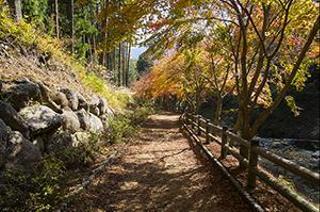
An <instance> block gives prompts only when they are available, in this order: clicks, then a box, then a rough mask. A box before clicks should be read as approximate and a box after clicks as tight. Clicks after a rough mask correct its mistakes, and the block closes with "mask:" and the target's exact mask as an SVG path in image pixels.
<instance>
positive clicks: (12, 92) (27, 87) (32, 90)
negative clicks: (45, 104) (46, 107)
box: [3, 80, 41, 111]
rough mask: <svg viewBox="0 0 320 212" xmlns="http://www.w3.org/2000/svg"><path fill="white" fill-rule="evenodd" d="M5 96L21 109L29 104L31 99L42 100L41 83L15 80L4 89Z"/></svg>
mask: <svg viewBox="0 0 320 212" xmlns="http://www.w3.org/2000/svg"><path fill="white" fill-rule="evenodd" d="M3 96H4V98H5V99H6V100H7V101H8V102H10V103H11V105H12V106H13V107H14V108H15V109H16V110H17V111H19V110H20V109H21V108H24V107H26V106H27V105H28V103H29V101H31V100H34V101H39V100H41V90H40V88H39V85H38V84H36V83H34V82H31V81H29V80H22V81H15V83H13V84H11V85H9V86H7V85H6V86H5V88H4V89H3Z"/></svg>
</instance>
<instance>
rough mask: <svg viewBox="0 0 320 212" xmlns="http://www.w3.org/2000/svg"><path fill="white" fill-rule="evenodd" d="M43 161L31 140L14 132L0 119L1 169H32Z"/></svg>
mask: <svg viewBox="0 0 320 212" xmlns="http://www.w3.org/2000/svg"><path fill="white" fill-rule="evenodd" d="M40 159H41V153H40V151H39V149H38V148H37V147H35V146H34V145H33V144H32V143H31V142H30V141H29V140H27V139H26V138H24V137H23V135H22V134H21V133H20V132H18V131H12V130H11V129H10V127H9V126H7V125H6V124H5V123H4V122H3V121H2V120H1V119H0V168H1V167H3V166H4V165H5V166H6V167H17V166H19V167H22V168H30V167H31V166H32V164H33V163H35V162H38V161H39V160H40Z"/></svg>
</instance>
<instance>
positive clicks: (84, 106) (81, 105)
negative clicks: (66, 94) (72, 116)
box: [78, 93, 89, 111]
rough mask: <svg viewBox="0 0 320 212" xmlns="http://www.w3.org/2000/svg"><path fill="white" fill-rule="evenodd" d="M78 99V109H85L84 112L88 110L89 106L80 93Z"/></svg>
mask: <svg viewBox="0 0 320 212" xmlns="http://www.w3.org/2000/svg"><path fill="white" fill-rule="evenodd" d="M78 99H79V107H78V109H79V110H81V109H85V110H86V111H88V110H89V105H88V102H87V100H86V99H85V98H84V96H82V95H81V94H80V93H78Z"/></svg>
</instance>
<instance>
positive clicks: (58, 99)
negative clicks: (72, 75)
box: [51, 91, 69, 109]
mask: <svg viewBox="0 0 320 212" xmlns="http://www.w3.org/2000/svg"><path fill="white" fill-rule="evenodd" d="M51 98H52V100H53V101H54V102H55V103H56V104H57V105H59V106H60V108H61V109H66V108H68V107H69V101H68V99H67V96H66V95H65V94H64V93H62V92H59V91H57V92H54V93H53V94H52V96H51Z"/></svg>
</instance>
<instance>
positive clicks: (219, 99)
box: [213, 96, 223, 125]
mask: <svg viewBox="0 0 320 212" xmlns="http://www.w3.org/2000/svg"><path fill="white" fill-rule="evenodd" d="M222 106H223V98H222V97H220V96H219V97H217V101H216V110H215V112H214V117H213V123H214V124H216V125H219V124H220V120H221V113H222Z"/></svg>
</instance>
